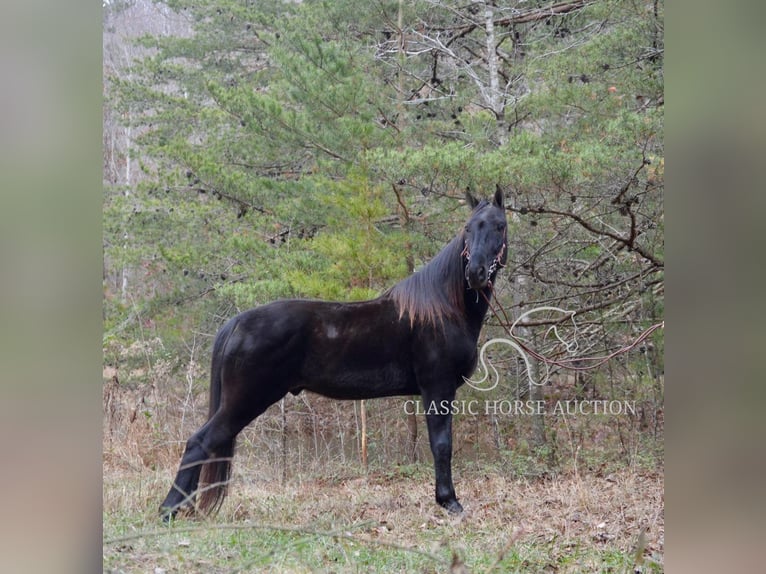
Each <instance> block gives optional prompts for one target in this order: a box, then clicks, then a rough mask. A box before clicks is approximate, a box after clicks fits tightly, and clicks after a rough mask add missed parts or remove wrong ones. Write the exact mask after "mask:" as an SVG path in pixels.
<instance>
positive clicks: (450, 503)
mask: <svg viewBox="0 0 766 574" xmlns="http://www.w3.org/2000/svg"><path fill="white" fill-rule="evenodd" d="M439 504H440V505H441V506H443V507H444V508H445V509H446V510H447V512H448V513H449V514H451V515H453V516H454V515H457V514H461V513H462V512H463V506H462V505H461V504H460V503H459V502H458V501H457V499H456V498H453V499H452V500H445V501H444V502H440V503H439Z"/></svg>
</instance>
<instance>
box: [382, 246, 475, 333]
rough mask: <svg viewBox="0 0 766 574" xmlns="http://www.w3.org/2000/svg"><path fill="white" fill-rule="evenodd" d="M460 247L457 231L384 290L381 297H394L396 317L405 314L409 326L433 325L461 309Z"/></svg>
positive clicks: (462, 305)
mask: <svg viewBox="0 0 766 574" xmlns="http://www.w3.org/2000/svg"><path fill="white" fill-rule="evenodd" d="M463 247H464V236H463V232H461V233H460V234H459V235H457V237H455V238H454V239H453V240H452V241H450V242H449V243H448V244H447V245H446V247H444V248H443V249H442V250H441V251H440V252H439V253H438V254H437V255H436V256H435V257H434V258H433V259H431V261H429V262H428V263H427V264H426V265H425V267H423V268H422V269H420V270H419V271H416V272H415V273H413V274H412V275H410V276H409V277H407V278H406V279H403V280H402V281H400V282H399V283H397V284H396V285H394V286H393V287H391V288H390V289H389V290H388V291H386V292H385V294H384V296H388V297H390V298H391V299H393V300H394V303H395V304H396V307H397V309H398V310H399V318H402V317H404V316H408V317H409V320H410V324H411V325H414V324H415V323H416V322H420V323H425V324H431V325H434V326H437V325H440V324H443V322H444V320H445V319H450V318H453V317H456V316H458V315H460V314H462V313H463V312H464V310H465V294H464V292H465V279H464V277H463V258H462V257H461V253H462V252H463Z"/></svg>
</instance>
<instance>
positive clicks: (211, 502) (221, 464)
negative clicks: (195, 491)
mask: <svg viewBox="0 0 766 574" xmlns="http://www.w3.org/2000/svg"><path fill="white" fill-rule="evenodd" d="M236 325H237V321H236V320H234V321H230V322H229V323H227V324H226V325H224V326H223V327H222V328H221V330H220V331H219V332H218V335H217V336H216V338H215V343H214V344H213V357H212V360H211V367H210V406H209V409H208V421H210V419H211V418H212V417H213V415H215V413H216V412H218V408H219V407H220V406H221V392H222V385H223V376H222V372H221V371H222V369H223V359H224V353H225V350H226V344H227V343H228V342H229V337H230V336H231V334H232V333H233V331H234V330H235V328H236ZM235 442H236V436H235V437H232V439H231V440H230V441H228V442H226V443H224V444H223V445H218V446H217V447H216V451H215V452H214V453H209V454H210V455H212V456H213V459H212V460H211V461H210V462H206V463H205V464H204V465H203V466H202V470H201V472H200V492H199V510H200V511H201V512H203V513H209V514H215V513H216V512H217V511H218V509H219V508H220V507H221V504H223V500H224V498H226V495H227V494H228V490H229V479H230V477H231V459H232V457H233V456H234V446H235Z"/></svg>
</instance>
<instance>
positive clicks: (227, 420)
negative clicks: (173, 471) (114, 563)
mask: <svg viewBox="0 0 766 574" xmlns="http://www.w3.org/2000/svg"><path fill="white" fill-rule="evenodd" d="M255 379H256V380H258V377H255ZM230 388H232V389H233V388H237V389H247V391H246V392H241V393H236V397H235V396H234V393H231V394H230V396H229V400H226V401H224V403H223V404H222V405H221V406H220V407H219V409H218V410H217V411H216V413H215V414H214V415H213V416H212V417H211V418H210V420H208V421H207V422H206V423H205V424H204V425H203V426H202V428H200V429H199V430H198V431H197V432H196V433H194V435H192V437H191V438H190V439H189V440H188V442H187V443H186V450H185V451H184V455H183V458H182V459H181V465H180V468H179V470H178V474H177V475H176V479H175V481H174V483H173V486H172V487H171V489H170V492H169V493H168V495H167V497H166V498H165V501H164V502H163V503H162V504H161V505H160V514H161V515H162V517H163V519H165V520H168V519H170V518H172V517H173V516H175V514H176V512H177V511H178V510H182V509H190V510H191V509H194V507H195V502H198V506H199V510H200V511H202V512H210V511H215V510H216V509H217V508H218V507H219V506H220V504H221V503H222V502H223V499H224V497H225V496H226V493H227V490H228V481H229V476H230V472H231V459H232V457H233V455H234V447H235V442H236V437H237V435H238V434H239V433H240V431H241V430H242V429H243V428H245V427H246V426H247V425H248V424H249V423H250V422H251V421H252V420H254V419H255V418H256V417H257V416H259V415H260V414H261V413H263V412H264V411H265V410H266V409H267V408H268V407H269V406H271V405H272V404H274V403H275V402H277V401H278V400H279V399H281V398H282V397H283V396H284V395H285V392H286V391H284V390H283V389H281V388H280V387H279V386H277V385H274V386H267V387H265V388H264V387H263V386H261V387H255V388H253V387H249V388H248V387H246V386H244V385H239V384H235V383H232V384H231V387H230ZM267 389H268V392H266V390H267ZM200 482H202V483H203V484H202V485H200ZM197 494H199V501H196V496H197Z"/></svg>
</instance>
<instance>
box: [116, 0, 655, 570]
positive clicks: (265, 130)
mask: <svg viewBox="0 0 766 574" xmlns="http://www.w3.org/2000/svg"><path fill="white" fill-rule="evenodd" d="M663 18H664V3H663V2H659V1H653V2H633V1H624V0H603V1H584V0H573V1H562V2H546V1H537V2H524V1H519V2H507V3H506V2H470V3H457V2H448V1H438V0H433V1H422V2H405V1H398V2H396V1H394V2H383V1H381V2H344V1H337V2H295V3H290V2H269V1H262V2H247V1H240V2H233V1H217V2H207V1H202V0H196V1H178V2H163V3H153V2H149V1H146V0H135V1H123V2H108V3H105V6H104V44H103V46H104V59H103V62H104V91H105V105H104V145H103V150H104V283H103V284H104V340H103V345H104V377H105V380H104V408H105V413H104V469H105V470H104V472H105V477H106V476H107V474H108V473H115V474H114V476H115V477H119V478H116V479H115V480H118V481H124V478H125V476H131V477H136V476H139V477H143V478H141V479H140V481H144V482H143V483H145V481H146V480H148V479H147V478H146V477H147V476H152V477H154V476H159V477H161V479H164V480H165V481H166V482H169V480H170V479H171V476H172V472H173V470H172V469H173V467H174V466H175V465H176V464H177V461H178V457H179V456H180V451H181V449H182V447H183V444H184V442H185V440H186V438H188V435H189V434H190V433H191V432H193V430H194V429H195V428H196V427H197V426H198V425H199V424H200V423H201V422H202V421H203V420H204V415H205V412H206V401H207V368H208V365H209V352H210V347H211V341H212V337H213V336H214V334H215V332H216V330H217V328H218V327H219V326H220V325H221V324H222V322H223V321H224V320H225V319H226V318H228V317H230V316H232V315H234V314H235V313H237V312H238V311H241V310H243V309H246V308H249V307H253V306H256V305H258V304H261V303H265V302H267V301H270V300H273V299H276V298H282V297H317V298H325V299H336V300H358V299H365V298H370V297H374V296H376V295H377V294H379V293H380V292H382V291H383V290H384V289H385V288H387V287H389V286H390V285H392V284H393V283H394V282H396V281H397V280H399V279H401V278H403V277H405V276H406V275H408V274H410V273H412V272H414V271H416V270H417V269H418V268H419V267H420V266H421V265H423V264H424V263H425V262H427V261H428V260H429V259H430V257H432V256H433V255H434V254H435V253H436V252H437V251H438V249H439V248H440V247H441V246H442V245H443V244H444V243H446V241H448V240H449V239H450V238H451V237H452V236H454V234H455V233H456V232H457V231H458V229H459V228H460V225H461V224H462V222H463V221H464V219H465V217H466V215H467V208H466V207H465V205H464V201H463V197H464V193H465V191H466V190H467V189H470V190H471V191H472V192H473V193H475V194H479V195H488V194H490V193H492V192H493V191H494V189H495V187H496V186H500V187H501V188H502V189H503V190H504V191H505V194H506V197H507V201H506V203H507V208H508V211H509V213H508V215H509V245H508V252H509V261H508V264H507V266H506V267H505V268H504V269H503V270H502V271H501V274H500V276H499V280H498V281H497V291H496V296H497V300H498V303H499V304H500V305H501V306H502V307H503V309H505V311H506V313H507V316H508V318H509V320H510V321H513V320H515V319H517V318H518V317H520V316H521V315H523V314H524V313H525V312H527V311H530V310H531V309H534V308H535V307H541V306H557V307H560V308H563V309H567V310H571V311H576V315H575V317H576V328H575V327H573V326H572V324H571V323H570V322H563V323H562V322H561V321H560V320H561V315H560V314H553V313H550V312H544V313H537V314H535V315H532V316H529V318H528V319H527V320H526V321H524V322H523V324H522V325H521V328H520V329H519V330H518V331H517V334H518V335H519V336H521V337H523V338H524V340H526V341H527V342H528V343H529V344H530V346H532V347H534V348H535V349H537V350H539V351H540V352H542V353H544V354H545V355H547V356H551V357H563V356H567V355H566V352H565V349H563V348H562V345H561V344H560V342H559V341H558V339H556V338H555V337H554V336H552V331H551V327H552V326H553V325H556V326H557V327H558V328H559V331H560V333H559V334H561V335H562V338H564V339H565V340H573V339H576V340H577V343H578V347H577V351H576V357H580V358H585V357H592V356H607V355H610V354H612V353H614V352H615V351H617V350H620V349H623V348H624V347H626V346H628V345H630V343H631V342H633V341H635V340H636V338H637V337H638V336H639V335H640V334H641V333H643V332H644V331H645V330H646V329H647V328H649V327H651V326H652V325H657V324H658V323H661V322H662V320H663V316H664V245H663V238H664V208H663V193H664V144H663V123H664V117H663V110H664V93H663V89H664V79H663V63H664V39H663ZM501 317H502V316H501ZM503 323H507V320H505V318H502V319H501V318H498V317H496V316H492V317H489V319H488V323H487V326H486V328H485V331H484V334H483V337H484V338H487V339H488V338H491V337H493V336H503V335H504V334H505V331H504V329H503ZM663 337H664V335H663V332H662V330H661V329H659V330H657V331H655V332H654V333H653V334H652V336H651V337H650V338H648V339H647V340H645V341H644V342H643V343H642V344H641V345H638V346H636V347H635V348H632V349H631V350H630V351H629V352H626V353H624V354H621V355H619V356H616V357H615V358H613V359H612V360H610V361H608V362H606V363H604V364H603V365H601V366H600V367H598V368H596V369H593V370H590V371H583V372H575V371H567V370H563V369H553V370H552V372H551V374H550V378H549V382H548V383H547V384H546V385H544V386H542V387H535V386H533V387H531V390H530V386H529V385H528V384H526V379H525V376H526V375H525V372H524V369H523V363H522V362H520V361H519V358H518V356H517V355H514V354H512V353H511V352H509V351H508V350H506V349H498V350H494V351H493V357H492V359H493V363H494V364H495V365H496V366H499V367H501V371H502V381H503V384H501V385H500V387H499V388H498V389H495V391H494V393H495V394H494V395H492V398H494V399H500V400H503V399H510V400H514V399H522V400H526V399H530V398H532V399H536V400H545V401H547V402H549V403H551V404H552V403H553V402H555V401H557V400H570V399H572V400H573V399H578V400H618V401H630V402H631V403H632V404H635V405H636V412H635V413H622V414H621V415H619V416H587V417H574V418H571V417H570V418H567V417H552V416H546V417H533V416H528V417H504V416H498V415H496V414H486V415H484V416H461V415H458V416H457V417H456V420H455V435H456V446H455V450H456V454H455V457H454V459H455V464H456V465H461V464H462V465H463V466H462V468H463V469H464V473H465V476H466V477H467V479H470V480H472V479H473V478H475V474H474V473H485V474H488V475H489V476H495V477H496V476H502V477H503V478H504V479H505V478H510V479H513V478H516V479H524V480H533V481H535V480H539V481H545V480H549V479H550V478H551V477H571V476H577V477H581V476H592V477H597V478H603V477H614V476H618V477H622V478H619V479H618V482H620V483H621V484H622V483H623V482H625V483H626V484H627V483H628V482H630V481H635V477H636V476H648V477H651V480H653V481H654V482H653V483H652V484H656V480H657V478H658V477H660V479H659V480H660V482H661V476H662V469H663V465H664V461H663V430H664V424H663V400H664V364H663V350H664V345H663V341H664V338H663ZM570 358H571V357H570ZM585 364H586V362H585V361H583V362H581V363H580V365H581V366H582V365H585ZM544 370H545V365H544V364H540V363H538V362H536V361H533V371H535V373H534V374H536V375H538V376H539V375H540V374H541V373H543V372H544ZM477 393H478V392H477V391H473V390H471V389H463V390H462V391H461V394H462V396H460V397H459V398H465V399H470V398H472V397H477V396H479V397H480V398H481V399H482V400H483V399H484V398H485V396H484V395H479V394H477ZM402 402H403V401H402V400H400V399H390V400H383V401H368V402H365V403H361V404H360V403H337V402H332V401H326V400H323V399H321V398H319V397H316V396H313V395H312V396H307V395H305V394H304V395H301V396H299V397H290V398H286V399H285V400H284V401H283V402H281V403H280V404H279V405H275V407H273V408H272V409H271V410H269V411H268V412H267V413H266V414H264V415H263V416H262V417H260V418H259V419H258V421H256V423H254V424H253V425H251V426H250V427H249V428H248V430H247V431H245V433H244V434H243V437H242V440H240V449H239V453H238V460H237V462H236V463H235V467H236V468H239V469H243V467H244V468H245V469H248V470H242V472H243V474H244V475H245V476H244V477H242V478H240V480H241V481H245V482H246V481H247V480H249V478H247V475H248V474H252V473H253V469H256V468H257V469H258V476H259V477H261V478H260V480H267V481H276V482H279V483H280V484H282V485H286V487H289V485H290V484H295V481H296V480H297V481H299V482H300V481H303V480H310V479H315V478H316V477H317V476H324V478H325V479H327V478H329V477H340V478H341V479H344V480H355V479H356V478H357V477H358V476H367V477H370V476H372V477H373V479H369V478H368V480H373V482H374V477H376V476H377V477H381V476H383V477H388V478H390V475H391V473H392V472H393V473H394V475H395V476H396V477H398V478H401V477H404V478H406V479H408V480H418V481H420V482H425V483H428V482H429V481H430V479H429V478H428V475H427V473H426V474H423V473H421V470H422V469H423V468H425V469H427V468H428V461H429V460H430V458H429V457H430V454H429V453H428V448H427V441H425V437H424V436H423V435H424V434H425V431H424V426H423V423H422V421H419V420H418V418H417V417H415V416H408V415H407V414H406V413H405V412H404V410H403V409H402ZM363 423H364V424H363ZM420 427H422V428H420ZM365 443H366V448H363V445H364V444H365ZM240 456H241V460H240V458H239V457H240ZM423 463H425V464H423ZM392 469H395V470H392ZM625 473H627V474H625ZM636 473H638V474H636ZM626 476H630V477H632V478H631V479H630V480H628V479H625V480H624V481H623V478H624V477H626ZM595 479H596V478H594V480H595ZM152 480H154V479H152ZM621 481H623V482H621ZM158 482H160V481H158ZM108 484H109V481H106V480H105V493H107V492H111V491H110V490H109V486H108ZM510 484H511V486H509V487H508V488H513V486H512V484H513V483H510ZM540 484H544V482H541V483H540ZM630 484H634V485H635V482H630ZM165 486H167V485H165ZM162 489H163V487H161V486H160V487H159V489H158V492H159V491H161V490H162ZM149 490H150V491H151V489H149ZM235 490H236V489H235ZM458 491H460V486H459V485H458ZM152 492H153V491H152ZM106 496H107V495H106V494H105V497H106ZM117 498H118V499H119V497H117ZM160 498H161V496H160ZM119 500H122V499H119ZM146 501H147V504H149V505H152V504H153V503H154V501H152V500H151V499H150V497H148V498H147V499H146ZM158 501H159V499H158V500H157V502H158ZM586 506H587V505H586ZM146 510H147V509H146V508H143V507H142V510H141V512H144V511H146ZM153 510H154V508H152V509H151V511H152V512H153ZM660 511H661V507H660ZM656 513H657V507H656V506H652V508H651V511H650V514H652V515H653V516H654V519H653V520H654V521H653V522H652V521H651V520H649V522H647V523H646V524H642V525H641V526H640V527H637V526H636V525H635V524H633V525H632V526H631V527H630V528H629V527H625V528H624V529H622V530H621V531H620V532H621V534H620V535H619V536H617V535H615V536H616V538H609V533H606V532H601V531H602V530H604V527H602V528H600V529H599V528H596V527H597V526H598V525H599V524H601V522H603V521H598V523H597V524H595V525H591V526H592V527H593V528H595V533H594V534H593V536H594V537H595V538H594V537H590V538H589V539H588V540H589V541H590V542H592V541H593V540H594V539H596V540H598V536H599V535H600V534H603V535H604V536H602V540H601V541H600V542H601V543H606V544H607V545H609V544H614V545H615V547H616V548H618V550H619V556H621V558H620V560H625V561H630V560H633V559H634V558H631V557H632V556H633V554H631V549H633V550H635V548H634V546H635V545H636V540H637V539H638V538H637V536H638V534H639V533H640V532H642V531H643V530H642V529H644V528H645V529H647V531H648V532H650V533H651V535H650V539H651V544H650V545H649V546H651V548H649V549H648V550H646V553H647V556H650V557H651V558H652V560H654V561H655V563H661V554H662V542H661V539H662V536H663V534H662V528H661V523H660V522H658V518H657V514H656ZM639 522H640V521H639ZM307 523H310V522H309V521H308V519H307ZM115 528H118V529H119V528H124V524H123V525H122V526H119V527H118V526H115ZM377 528H380V527H379V526H378V527H377ZM519 536H521V535H519ZM517 539H518V536H517V537H516V538H515V539H514V540H517ZM586 546H587V545H586ZM645 548H646V543H644V548H642V552H643V550H644V549H645ZM499 550H500V549H497V552H499ZM467 553H468V554H470V552H467ZM597 554H598V560H602V558H603V555H602V553H601V552H600V551H599V552H598V553H597ZM109 556H111V558H109V557H108V559H109V560H112V559H113V560H116V561H118V560H117V558H115V557H114V556H112V555H111V554H110V555H109ZM546 560H549V561H550V560H553V561H554V562H555V560H554V559H553V558H551V554H550V553H548V554H547V557H546ZM477 563H478V564H481V560H478V562H477ZM490 563H491V561H490ZM559 566H561V564H559Z"/></svg>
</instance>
